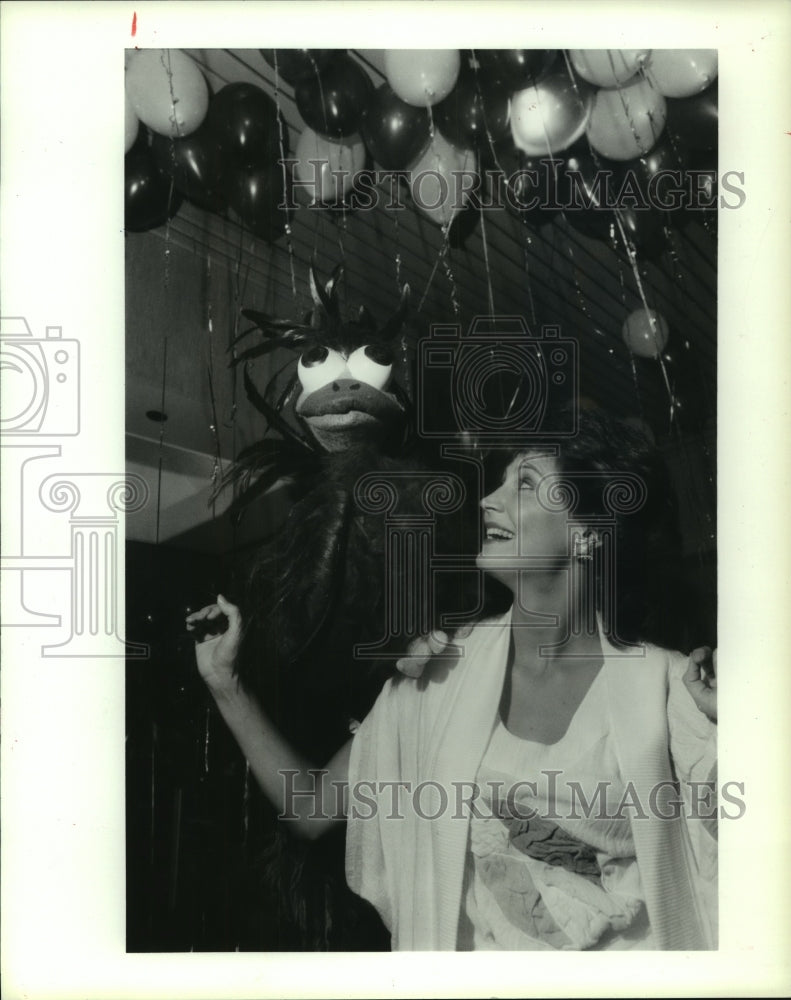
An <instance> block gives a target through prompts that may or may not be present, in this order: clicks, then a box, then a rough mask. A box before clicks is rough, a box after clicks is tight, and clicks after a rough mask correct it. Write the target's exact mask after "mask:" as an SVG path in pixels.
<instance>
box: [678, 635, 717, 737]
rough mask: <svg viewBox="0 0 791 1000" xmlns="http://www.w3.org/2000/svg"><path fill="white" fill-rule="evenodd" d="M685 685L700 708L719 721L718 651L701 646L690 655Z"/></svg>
mask: <svg viewBox="0 0 791 1000" xmlns="http://www.w3.org/2000/svg"><path fill="white" fill-rule="evenodd" d="M684 683H685V684H686V686H687V690H688V691H689V693H690V694H691V695H692V698H693V700H694V702H695V704H696V705H697V706H698V708H699V709H700V710H701V712H703V714H704V715H706V716H708V717H709V718H710V719H711V721H712V722H716V721H717V650H716V649H715V650H714V652H713V653H712V651H711V647H710V646H700V647H698V649H693V650H692V652H691V653H690V654H689V663H688V664H687V670H686V673H685V674H684Z"/></svg>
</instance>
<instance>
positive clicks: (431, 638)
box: [396, 629, 448, 677]
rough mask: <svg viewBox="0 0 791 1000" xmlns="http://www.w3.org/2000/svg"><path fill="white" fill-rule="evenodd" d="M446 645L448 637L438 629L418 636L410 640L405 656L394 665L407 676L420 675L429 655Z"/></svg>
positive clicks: (429, 657) (435, 653)
mask: <svg viewBox="0 0 791 1000" xmlns="http://www.w3.org/2000/svg"><path fill="white" fill-rule="evenodd" d="M447 645H448V637H447V635H445V633H444V632H442V631H440V630H439V629H435V630H434V631H433V632H430V633H429V634H428V635H421V636H418V638H417V639H413V640H412V642H410V644H409V647H408V649H407V654H406V656H402V657H401V659H400V660H397V661H396V667H398V669H399V670H400V671H401V673H402V674H406V676H407V677H420V675H421V674H422V673H423V669H424V668H425V666H426V664H427V663H428V661H429V660H430V659H431V657H432V656H436V655H437V653H441V652H442V651H443V649H445V647H446V646H447Z"/></svg>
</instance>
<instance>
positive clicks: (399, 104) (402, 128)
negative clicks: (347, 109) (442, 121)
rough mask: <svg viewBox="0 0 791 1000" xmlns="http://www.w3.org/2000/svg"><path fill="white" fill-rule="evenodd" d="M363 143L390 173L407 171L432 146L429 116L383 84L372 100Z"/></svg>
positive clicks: (364, 122) (366, 113)
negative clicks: (392, 171)
mask: <svg viewBox="0 0 791 1000" xmlns="http://www.w3.org/2000/svg"><path fill="white" fill-rule="evenodd" d="M360 132H361V134H362V138H363V141H364V142H365V145H366V146H367V147H368V151H369V152H370V154H371V156H372V157H373V158H374V159H375V160H376V162H377V163H379V164H381V165H382V166H383V167H384V168H385V169H386V170H403V169H404V167H406V166H408V165H409V164H410V163H411V162H412V161H413V160H414V159H415V158H416V157H418V156H420V154H421V153H422V152H423V150H424V149H425V148H426V146H427V145H428V142H429V139H430V138H431V136H430V134H429V125H428V112H427V111H426V110H425V109H424V108H416V107H415V106H414V105H412V104H407V103H406V101H402V100H401V98H400V97H398V95H397V94H396V93H395V92H394V90H393V88H392V87H391V86H390V84H389V83H383V84H382V85H381V86H380V87H378V88H377V89H376V91H375V92H374V94H373V96H372V97H371V99H370V100H369V102H368V104H367V106H366V108H365V110H364V111H363V116H362V125H361V128H360Z"/></svg>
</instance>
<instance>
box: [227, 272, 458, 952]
mask: <svg viewBox="0 0 791 1000" xmlns="http://www.w3.org/2000/svg"><path fill="white" fill-rule="evenodd" d="M341 273H342V272H341V269H340V268H338V269H336V271H335V273H334V274H333V276H332V278H331V279H330V280H329V281H328V282H327V284H326V285H325V286H324V287H322V286H321V285H320V284H319V282H318V280H317V279H316V274H315V271H314V270H313V269H311V273H310V280H311V291H312V295H313V299H314V304H315V308H314V309H313V311H312V313H311V314H309V316H308V317H306V320H305V322H303V323H299V324H298V323H294V322H291V321H284V320H278V319H273V318H272V317H269V316H267V315H265V314H262V313H258V312H255V311H252V310H245V311H244V315H245V316H246V317H247V318H249V319H251V320H252V321H253V322H254V323H255V327H253V328H252V329H251V330H248V331H246V332H245V333H244V334H242V336H241V337H240V338H239V340H238V341H237V344H236V347H237V350H238V348H239V345H240V343H241V342H242V339H243V338H249V336H250V334H251V333H252V332H253V331H254V330H258V331H259V332H260V334H261V335H262V336H261V340H260V341H259V342H257V343H255V344H254V346H252V347H247V348H246V349H245V350H242V351H240V352H239V353H238V355H237V357H236V359H235V361H236V363H245V372H244V382H245V387H246V391H247V395H248V398H249V399H250V400H251V402H252V403H253V404H254V405H255V406H256V407H257V408H258V409H259V411H260V412H261V413H262V414H263V415H264V417H265V418H266V420H267V423H268V429H269V430H271V431H275V432H278V433H279V438H277V439H274V438H266V439H265V440H263V441H261V442H259V443H258V444H256V445H253V446H252V447H250V448H248V449H246V450H245V451H244V452H242V453H241V454H240V455H239V457H238V460H237V462H236V464H235V466H234V468H233V469H232V471H231V473H230V474H229V476H228V477H227V479H226V481H225V484H224V485H229V484H234V485H235V486H236V487H237V495H236V498H235V500H234V505H233V510H234V512H235V513H236V514H237V515H241V513H243V512H244V510H245V509H246V508H249V506H250V504H251V503H252V502H253V501H254V500H255V499H256V498H257V497H259V496H261V495H262V494H264V493H266V492H267V491H268V490H269V489H271V488H272V487H273V486H274V485H275V483H276V482H278V481H281V480H283V479H286V480H287V481H288V483H289V486H288V488H289V490H290V496H291V499H292V505H291V507H290V511H289V514H288V517H287V518H286V521H285V522H284V523H283V524H282V525H281V526H280V527H279V528H278V529H277V531H276V532H275V533H274V534H273V535H272V537H271V538H270V539H269V540H268V541H267V542H266V543H265V544H263V545H262V546H261V547H260V548H259V549H258V551H257V552H256V555H255V559H254V562H253V566H252V568H251V571H250V573H249V584H248V587H247V594H246V598H245V600H244V602H243V604H244V619H245V635H244V641H243V644H242V650H241V654H240V657H239V660H238V663H237V671H238V675H239V678H240V681H241V683H242V684H243V685H244V686H245V688H246V689H247V690H248V691H249V692H250V693H252V694H253V695H254V696H255V697H257V698H259V699H260V700H261V701H262V703H263V704H264V705H265V706H266V708H267V711H269V712H270V713H271V714H272V716H273V717H274V719H275V721H276V722H277V724H278V726H279V727H280V728H281V730H282V731H283V732H284V734H285V735H286V736H287V738H288V739H289V740H290V741H291V742H292V743H293V744H294V746H295V747H296V748H297V749H298V750H299V751H300V752H301V753H302V754H304V755H305V756H306V757H308V758H309V759H313V760H315V761H317V762H321V763H323V762H324V761H325V760H327V759H329V757H330V756H331V755H332V754H333V753H334V752H335V751H336V750H337V749H338V748H339V747H340V746H341V745H342V744H343V743H344V742H345V741H346V740H347V739H348V738H349V726H350V723H351V722H352V721H353V720H355V719H357V720H359V719H362V718H363V717H364V716H365V715H366V714H367V712H368V711H369V709H370V707H371V705H372V704H373V702H374V700H375V699H376V696H377V695H378V693H379V691H380V689H381V687H382V685H383V683H384V681H385V679H386V678H387V676H389V675H390V674H391V673H392V671H393V669H394V664H395V660H396V658H397V657H398V656H399V655H402V654H403V653H404V651H405V650H406V648H407V646H408V643H409V641H410V639H412V638H414V637H415V636H416V635H418V634H422V633H425V632H427V631H428V630H429V629H430V628H432V627H435V626H437V625H438V624H439V612H440V610H441V609H442V608H443V607H445V608H448V609H451V610H454V611H457V610H458V609H459V608H460V607H462V606H463V605H464V604H465V601H464V600H462V599H461V598H460V596H459V591H458V586H459V580H460V579H461V578H459V577H453V576H452V575H448V574H446V575H445V577H444V580H445V582H444V584H443V586H442V587H439V586H438V585H437V579H435V577H432V575H431V573H430V567H429V566H428V565H426V562H427V560H429V559H430V558H431V556H432V555H433V554H436V552H437V551H439V550H441V548H442V544H443V543H442V542H441V541H440V540H439V539H438V538H436V537H432V538H431V539H429V545H428V547H427V548H426V547H424V548H423V550H422V552H420V553H419V554H418V555H416V556H413V557H412V558H407V559H404V558H398V555H397V550H398V548H399V539H398V538H395V540H394V532H395V534H396V535H397V534H398V533H399V531H400V532H401V535H402V536H403V538H405V537H406V535H408V534H409V532H410V531H411V530H412V528H410V527H409V525H410V524H412V525H414V524H415V523H418V522H420V521H421V519H422V521H425V517H426V503H425V491H426V488H427V483H429V482H430V481H431V478H432V476H433V477H434V485H435V486H437V485H439V486H441V487H442V486H444V485H446V484H447V483H448V482H449V479H448V476H449V473H447V471H443V469H442V468H441V466H440V465H438V464H437V462H436V459H435V458H433V457H432V458H431V459H429V458H427V456H426V455H425V454H421V453H420V452H419V450H418V447H417V443H416V439H415V435H414V434H413V433H412V423H413V422H412V406H411V402H410V400H409V398H408V396H407V394H406V393H405V391H404V390H403V388H402V387H401V386H400V385H399V384H398V382H397V381H396V380H394V379H393V377H392V376H393V360H394V358H393V351H392V342H393V341H394V339H395V338H396V337H397V336H398V334H399V333H400V331H401V327H402V325H403V322H404V319H405V315H406V309H407V302H408V288H406V287H405V289H404V292H403V294H402V297H401V303H400V306H399V308H398V310H397V312H396V313H395V315H394V316H393V317H392V318H391V319H390V320H389V321H388V322H387V323H386V324H385V325H384V326H383V327H377V326H376V325H375V323H374V322H373V319H372V317H371V316H370V315H369V314H368V313H367V312H366V311H365V310H361V311H360V313H359V314H358V316H357V318H356V320H354V321H352V322H344V320H343V319H342V317H341V315H340V311H339V307H338V301H337V287H338V281H339V279H340V277H341ZM276 348H287V349H289V350H292V351H294V352H299V360H298V361H297V365H296V372H295V373H294V374H293V375H292V376H291V378H290V379H289V380H288V381H287V384H286V386H285V388H284V389H282V390H281V391H279V393H278V395H277V397H276V398H273V397H274V393H275V392H277V386H276V384H275V383H276V381H277V379H276V378H274V379H273V380H272V381H271V382H270V384H269V385H268V386H267V389H266V390H265V391H264V393H263V394H262V393H260V392H259V391H258V389H257V388H256V386H255V384H254V382H253V380H252V378H251V377H250V372H249V370H248V365H247V363H248V362H250V361H251V360H252V359H254V358H256V357H260V356H262V355H264V354H268V353H270V352H271V351H273V350H275V349H276ZM294 416H296V417H297V419H298V423H296V424H295V423H294V419H293V418H294ZM456 478H457V479H458V477H456ZM366 483H368V484H371V485H370V491H372V492H370V491H369V494H366V485H365V484H366ZM381 490H384V491H385V492H386V493H387V498H388V502H387V504H386V506H387V513H386V514H385V513H383V509H382V506H381V504H378V503H377V502H370V500H371V497H373V498H374V500H376V498H377V496H378V491H381ZM463 492H464V490H463V489H462V491H461V495H462V496H463ZM460 499H461V496H460V498H459V501H460ZM459 507H460V502H459V503H458V504H456V505H455V507H454V504H453V503H451V504H449V505H448V509H449V511H450V513H449V515H448V517H446V518H444V519H443V524H442V525H441V526H440V525H438V526H437V527H442V528H443V529H444V531H445V532H446V533H447V534H448V536H449V537H452V539H453V541H452V546H451V547H452V548H453V549H454V550H458V548H459V541H460V538H462V537H465V536H466V533H465V531H464V529H463V528H461V527H460V524H461V522H460V520H459V519H458V518H459V517H460V516H461V515H460V514H459V513H458V508H459ZM394 525H395V526H394ZM399 525H400V526H401V527H399ZM473 535H474V532H473V533H472V534H470V538H471V546H474V545H475V540H473V538H472V536H473ZM423 537H424V541H425V533H424V536H423ZM410 545H411V543H409V544H408V545H407V547H408V548H409V547H410ZM412 548H414V546H412ZM410 551H411V549H410ZM471 551H472V549H471ZM476 581H477V577H476ZM465 583H466V581H465ZM440 591H445V592H444V593H440ZM393 595H396V596H397V598H398V599H397V600H393V599H392V598H393ZM399 602H400V603H399ZM466 603H468V604H469V600H468V601H467V602H466ZM361 647H362V648H363V649H364V650H366V649H367V651H368V653H367V655H366V653H365V652H364V653H362V654H360V653H359V650H360V648H361ZM356 649H357V650H358V655H355V650H356ZM372 651H373V652H372ZM287 839H290V838H287ZM316 850H318V851H319V852H320V860H319V862H318V863H316V862H315V852H316ZM342 862H343V857H342V850H341V848H340V847H337V846H336V847H335V848H334V849H326V848H319V849H317V848H312V849H308V848H306V847H304V845H301V844H300V845H297V844H292V845H291V846H290V847H289V846H287V845H285V844H284V842H283V838H282V837H280V838H279V839H278V842H277V843H276V844H275V847H274V848H273V864H272V865H270V874H271V873H272V872H274V871H277V874H278V878H279V880H280V888H281V896H283V897H284V898H285V899H287V900H289V902H290V904H291V910H292V917H293V918H294V919H296V920H297V922H298V923H299V924H300V926H301V928H302V931H303V934H304V941H305V947H306V948H327V947H342V948H346V949H349V948H353V947H355V942H354V941H352V940H350V938H349V936H348V935H344V933H343V932H342V931H341V932H340V933H336V934H334V935H333V928H335V929H336V930H337V929H338V927H339V926H340V927H341V928H342V927H343V926H346V927H350V928H354V927H355V926H357V927H359V925H360V921H361V920H368V919H372V920H374V921H376V917H375V916H374V915H373V914H372V913H371V914H368V913H367V912H366V914H365V915H364V916H362V913H363V908H365V906H366V904H363V903H362V902H361V901H360V900H358V899H357V898H356V897H354V896H352V894H351V893H350V892H349V890H348V889H347V888H346V886H345V879H344V877H343V864H342ZM328 868H329V870H328ZM356 946H357V947H359V944H358V945H356ZM381 946H386V944H384V943H383V944H382V945H381Z"/></svg>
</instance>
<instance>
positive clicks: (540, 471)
mask: <svg viewBox="0 0 791 1000" xmlns="http://www.w3.org/2000/svg"><path fill="white" fill-rule="evenodd" d="M560 475H561V473H560V467H559V465H558V462H557V459H556V458H554V457H553V456H551V455H547V454H545V453H544V454H542V453H541V452H525V453H523V454H521V455H517V456H516V458H514V459H513V461H512V462H511V463H510V465H509V466H508V468H507V469H506V471H505V475H504V476H503V481H502V483H501V484H500V486H499V487H498V488H497V489H496V490H494V491H493V492H492V493H490V494H489V495H488V496H486V497H484V498H483V500H482V501H481V509H482V511H483V544H482V546H481V551H480V554H479V555H478V558H477V560H476V563H477V565H478V567H479V568H480V569H483V570H485V571H486V572H487V573H489V574H491V575H492V576H494V577H495V578H496V579H498V580H500V581H501V582H502V583H505V584H506V585H507V586H512V585H514V584H515V581H516V579H517V578H518V575H519V573H520V572H524V571H525V570H526V569H530V568H531V566H532V567H533V568H535V569H536V570H539V569H547V570H550V571H551V570H555V571H556V570H557V569H559V568H562V567H564V566H567V565H568V563H569V560H570V557H571V553H570V540H569V513H568V509H567V508H563V509H558V507H559V505H558V504H552V505H550V504H549V503H548V498H547V486H548V483H547V482H545V483H544V484H543V487H542V488H541V490H539V483H541V480H542V479H544V478H545V477H547V476H549V477H552V479H550V480H549V482H552V480H553V479H554V478H555V477H558V478H559V477H560Z"/></svg>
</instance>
